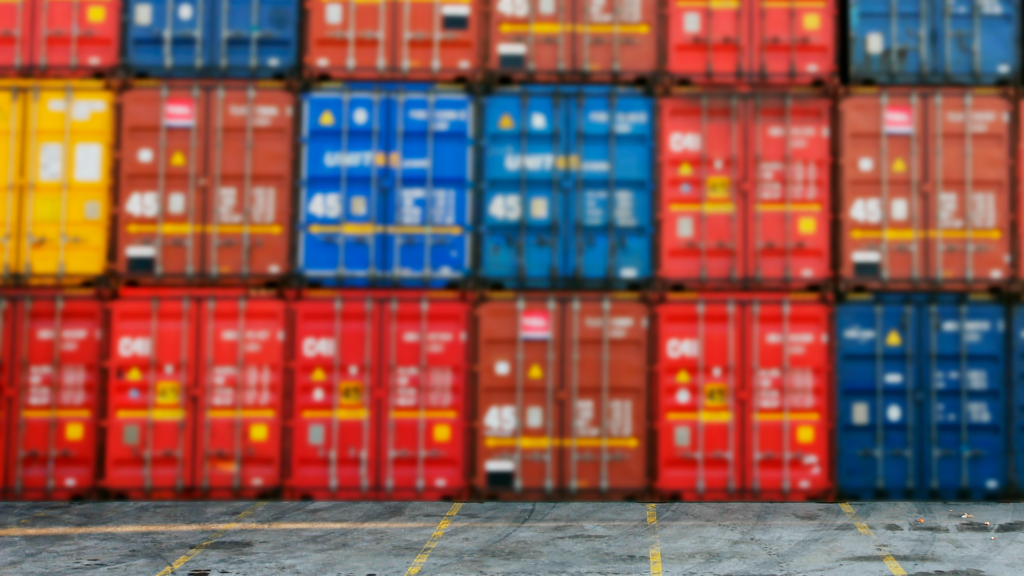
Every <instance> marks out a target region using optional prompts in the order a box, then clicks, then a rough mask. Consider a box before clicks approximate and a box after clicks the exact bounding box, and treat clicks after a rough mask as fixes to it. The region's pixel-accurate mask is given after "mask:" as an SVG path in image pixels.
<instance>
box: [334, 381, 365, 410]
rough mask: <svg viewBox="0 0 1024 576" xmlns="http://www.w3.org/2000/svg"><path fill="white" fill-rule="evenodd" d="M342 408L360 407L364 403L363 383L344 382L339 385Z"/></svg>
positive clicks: (339, 402)
mask: <svg viewBox="0 0 1024 576" xmlns="http://www.w3.org/2000/svg"><path fill="white" fill-rule="evenodd" d="M338 391H339V393H340V394H339V396H341V399H340V400H339V401H338V404H340V405H341V406H360V405H362V403H363V383H362V382H358V381H348V382H342V383H341V384H339V385H338Z"/></svg>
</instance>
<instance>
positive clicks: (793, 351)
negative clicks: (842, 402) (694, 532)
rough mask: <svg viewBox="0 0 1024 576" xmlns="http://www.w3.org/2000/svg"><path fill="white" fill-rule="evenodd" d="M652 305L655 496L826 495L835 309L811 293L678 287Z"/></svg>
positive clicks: (764, 497) (796, 497)
mask: <svg viewBox="0 0 1024 576" xmlns="http://www.w3.org/2000/svg"><path fill="white" fill-rule="evenodd" d="M655 313H656V315H657V328H656V330H657V339H658V347H659V351H658V356H657V360H656V362H657V364H656V365H655V368H654V374H655V378H656V384H655V386H654V388H653V389H654V390H655V399H654V402H653V410H654V411H653V414H654V418H655V424H654V430H655V431H656V436H657V452H656V454H657V461H656V475H655V481H654V488H655V490H656V491H657V493H658V494H660V495H662V496H664V497H667V498H670V499H681V500H698V501H706V500H740V499H755V500H785V501H793V500H820V499H826V498H828V497H829V495H830V494H831V493H832V490H833V483H832V475H831V461H832V444H831V432H832V418H831V414H832V411H831V402H832V390H831V384H832V363H831V357H830V354H829V333H830V332H831V310H830V308H829V306H827V305H826V304H824V303H822V302H820V300H818V299H816V298H814V297H813V296H811V297H808V296H805V295H769V294H759V293H752V292H748V293H718V294H710V293H709V294H677V295H672V296H671V297H670V299H669V301H668V302H667V303H665V304H662V305H660V306H658V307H657V308H656V311H655Z"/></svg>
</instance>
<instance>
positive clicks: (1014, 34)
mask: <svg viewBox="0 0 1024 576" xmlns="http://www.w3.org/2000/svg"><path fill="white" fill-rule="evenodd" d="M1018 10H1019V8H1018V3H1017V2H1013V1H1011V0H986V1H985V2H977V1H975V0H949V1H948V2H947V3H946V6H944V7H941V8H938V9H935V10H933V12H932V16H933V18H934V22H935V24H934V25H935V40H936V45H937V46H938V47H939V49H940V51H939V53H938V55H937V57H938V59H939V62H941V67H940V69H939V70H938V71H939V72H941V76H940V77H939V78H940V80H939V81H941V82H951V81H955V82H958V83H967V84H996V83H998V84H1010V83H1012V82H1013V81H1014V78H1015V76H1016V74H1017V68H1018V62H1019V60H1018V58H1019V56H1018V54H1017V50H1016V49H1015V48H1014V47H1015V46H1017V44H1018V43H1019V42H1020V31H1019V30H1018V22H1017V19H1018Z"/></svg>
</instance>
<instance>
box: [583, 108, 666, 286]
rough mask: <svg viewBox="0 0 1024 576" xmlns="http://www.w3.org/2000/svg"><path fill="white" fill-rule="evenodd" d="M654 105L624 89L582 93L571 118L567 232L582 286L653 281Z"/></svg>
mask: <svg viewBox="0 0 1024 576" xmlns="http://www.w3.org/2000/svg"><path fill="white" fill-rule="evenodd" d="M652 104H653V102H652V101H651V99H650V98H646V97H643V96H638V95H636V94H635V93H631V92H626V91H620V90H611V91H608V90H602V89H598V90H597V91H596V93H592V92H590V91H588V90H586V89H583V90H582V91H580V92H577V97H576V102H575V103H574V105H572V106H570V108H569V110H570V113H569V114H568V115H567V116H568V118H567V120H568V122H567V123H566V124H567V129H566V130H567V132H568V134H569V141H568V144H569V151H570V152H569V157H570V158H571V159H572V160H573V161H574V162H575V163H577V164H576V165H574V166H573V168H574V170H573V172H572V182H571V184H570V185H571V193H570V197H571V201H570V202H569V203H568V211H569V214H571V215H572V217H571V218H570V219H569V220H570V221H571V222H572V227H571V228H569V227H565V228H564V229H563V246H565V248H566V253H567V254H566V262H567V271H568V272H569V273H570V274H571V275H572V276H573V278H574V279H575V280H576V281H577V282H581V283H592V282H598V283H605V282H614V283H619V284H623V283H626V284H630V283H636V282H641V281H643V280H645V279H647V278H649V277H650V275H651V249H652V246H651V235H652V230H651V209H652V206H651V201H652V198H653V186H654V184H653V178H652V174H651V171H652V168H653V165H652V164H651V162H652V161H653V154H654V151H653V149H652V148H653V147H652V141H653V137H654V135H653V129H652V126H653V121H652V115H653V112H654V111H653V106H652Z"/></svg>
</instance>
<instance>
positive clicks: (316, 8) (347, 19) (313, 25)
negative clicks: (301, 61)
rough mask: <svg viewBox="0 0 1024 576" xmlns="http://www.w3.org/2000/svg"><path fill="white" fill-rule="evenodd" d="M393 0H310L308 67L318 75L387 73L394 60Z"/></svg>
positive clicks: (307, 4) (307, 47)
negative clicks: (384, 0) (373, 0)
mask: <svg viewBox="0 0 1024 576" xmlns="http://www.w3.org/2000/svg"><path fill="white" fill-rule="evenodd" d="M394 4H395V3H393V2H361V1H360V0H310V1H307V2H306V3H305V6H306V11H307V14H308V18H307V23H306V26H307V39H306V57H305V58H306V68H307V69H309V70H312V71H313V72H314V73H315V74H316V75H317V76H318V77H321V78H323V77H332V76H334V77H344V76H346V75H350V74H353V73H357V72H366V73H377V74H383V73H384V72H385V71H387V70H389V69H391V65H392V62H394V50H395V45H394V43H393V42H390V39H391V33H392V28H391V25H392V16H391V13H392V12H393V11H394V10H395V6H394Z"/></svg>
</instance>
